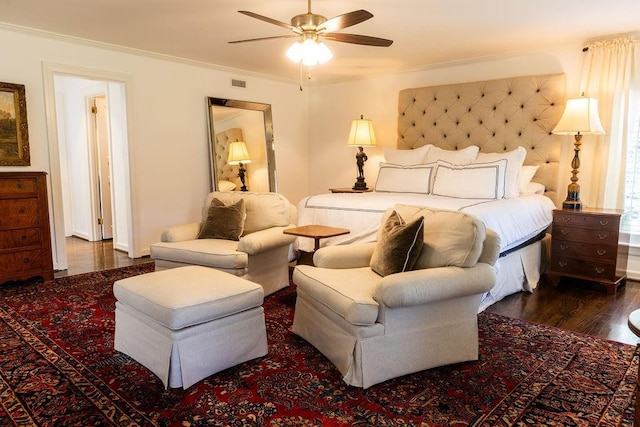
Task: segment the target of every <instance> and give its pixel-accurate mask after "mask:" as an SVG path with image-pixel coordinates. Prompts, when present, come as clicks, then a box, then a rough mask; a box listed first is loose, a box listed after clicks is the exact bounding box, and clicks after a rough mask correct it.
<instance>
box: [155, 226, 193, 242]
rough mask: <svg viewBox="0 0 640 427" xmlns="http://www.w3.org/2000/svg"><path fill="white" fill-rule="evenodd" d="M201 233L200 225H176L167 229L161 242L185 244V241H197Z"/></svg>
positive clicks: (161, 237)
mask: <svg viewBox="0 0 640 427" xmlns="http://www.w3.org/2000/svg"><path fill="white" fill-rule="evenodd" d="M199 232H200V223H199V222H192V223H190V224H182V225H174V226H172V227H169V228H167V229H166V230H164V231H163V232H162V235H161V236H160V241H161V242H184V241H185V240H195V239H197V238H198V233H199Z"/></svg>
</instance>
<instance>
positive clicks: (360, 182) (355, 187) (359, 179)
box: [352, 176, 369, 190]
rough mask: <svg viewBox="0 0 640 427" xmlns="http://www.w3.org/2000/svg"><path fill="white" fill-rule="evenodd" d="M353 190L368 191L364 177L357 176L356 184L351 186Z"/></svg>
mask: <svg viewBox="0 0 640 427" xmlns="http://www.w3.org/2000/svg"><path fill="white" fill-rule="evenodd" d="M352 189H353V190H368V189H369V187H367V183H366V182H364V177H363V176H359V177H357V178H356V183H355V184H353V187H352Z"/></svg>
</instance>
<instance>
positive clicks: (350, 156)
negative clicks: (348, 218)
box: [309, 45, 590, 194]
mask: <svg viewBox="0 0 640 427" xmlns="http://www.w3.org/2000/svg"><path fill="white" fill-rule="evenodd" d="M582 55H583V53H582V45H575V46H566V47H563V48H561V49H558V50H554V51H545V52H535V53H529V54H520V55H512V56H509V57H501V58H494V59H491V60H484V61H476V62H470V63H466V64H457V65H449V66H441V67H434V68H431V69H425V70H420V71H413V72H407V73H403V74H396V75H392V76H381V77H376V78H371V79H366V80H359V81H354V82H347V83H337V84H331V85H323V86H317V87H313V88H312V89H311V100H310V114H311V117H312V120H311V123H310V127H309V134H310V136H309V143H310V145H309V154H310V156H311V158H312V159H313V162H310V164H309V166H310V172H309V177H310V183H311V184H310V192H311V193H312V194H318V193H323V192H327V189H328V188H331V187H346V186H352V185H353V183H354V182H355V179H356V176H357V169H356V164H355V154H356V151H355V149H353V148H349V147H347V137H348V134H349V129H350V125H351V121H352V120H353V119H356V118H359V117H360V114H363V115H364V117H365V118H367V119H372V120H373V123H374V129H375V131H376V137H377V139H378V144H379V146H378V147H375V148H367V149H365V151H366V153H367V154H368V156H369V160H368V161H367V163H366V164H365V177H366V180H367V183H368V184H369V186H373V185H375V180H376V176H377V171H378V163H379V162H380V161H382V159H383V151H384V149H385V148H395V147H396V138H397V115H398V112H397V111H398V110H397V104H398V92H399V91H400V90H402V89H407V88H412V87H423V86H433V85H441V84H450V83H461V82H473V81H480V80H490V79H497V78H505V77H515V76H527V75H536V74H552V73H561V72H562V73H565V74H566V77H567V94H568V96H577V95H578V93H577V92H578V90H579V83H580V72H581V69H582ZM572 94H573V95H572ZM559 139H560V140H562V139H561V137H559ZM569 139H570V141H569ZM569 139H568V140H567V143H566V144H564V145H563V159H562V160H561V168H560V182H561V186H560V189H561V190H560V191H563V190H562V189H563V188H566V185H568V184H569V177H570V173H569V163H570V162H571V158H570V157H567V156H569V155H571V156H572V155H573V145H572V142H573V139H572V138H569ZM584 145H585V146H583V147H584V148H585V150H584V151H585V153H581V160H582V159H583V156H584V158H585V160H584V161H583V163H582V164H583V166H581V168H580V170H581V172H582V173H581V174H580V175H581V176H580V182H581V183H584V185H583V186H582V188H583V189H586V188H587V187H588V185H587V181H588V176H589V174H588V170H589V161H590V160H588V154H587V153H586V152H587V151H588V147H586V144H584ZM329 167H330V168H331V171H332V172H331V173H330V174H327V173H326V171H327V168H329Z"/></svg>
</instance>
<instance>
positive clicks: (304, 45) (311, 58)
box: [286, 39, 333, 67]
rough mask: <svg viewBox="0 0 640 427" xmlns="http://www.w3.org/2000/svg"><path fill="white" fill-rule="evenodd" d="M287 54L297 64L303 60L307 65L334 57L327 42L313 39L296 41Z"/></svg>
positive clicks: (322, 62) (310, 65) (323, 61)
mask: <svg viewBox="0 0 640 427" xmlns="http://www.w3.org/2000/svg"><path fill="white" fill-rule="evenodd" d="M286 55H287V58H289V59H290V60H292V61H293V62H295V63H296V64H299V63H300V62H302V63H303V64H304V65H306V66H307V67H312V66H314V65H318V64H324V63H325V62H327V61H328V60H330V59H331V58H332V57H333V53H331V51H330V50H329V48H328V47H327V45H326V44H324V43H322V42H319V41H317V40H313V39H307V40H304V41H297V42H295V43H294V44H292V45H291V47H290V48H289V49H288V50H287V53H286Z"/></svg>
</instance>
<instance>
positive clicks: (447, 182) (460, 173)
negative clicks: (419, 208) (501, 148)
mask: <svg viewBox="0 0 640 427" xmlns="http://www.w3.org/2000/svg"><path fill="white" fill-rule="evenodd" d="M506 170H507V160H506V159H502V160H497V161H495V162H489V163H473V164H470V165H452V164H447V163H444V162H439V163H438V167H437V169H436V176H435V179H434V181H433V191H432V194H434V195H436V196H446V197H456V198H460V199H502V198H503V197H504V191H505V188H504V183H505V175H506Z"/></svg>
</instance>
